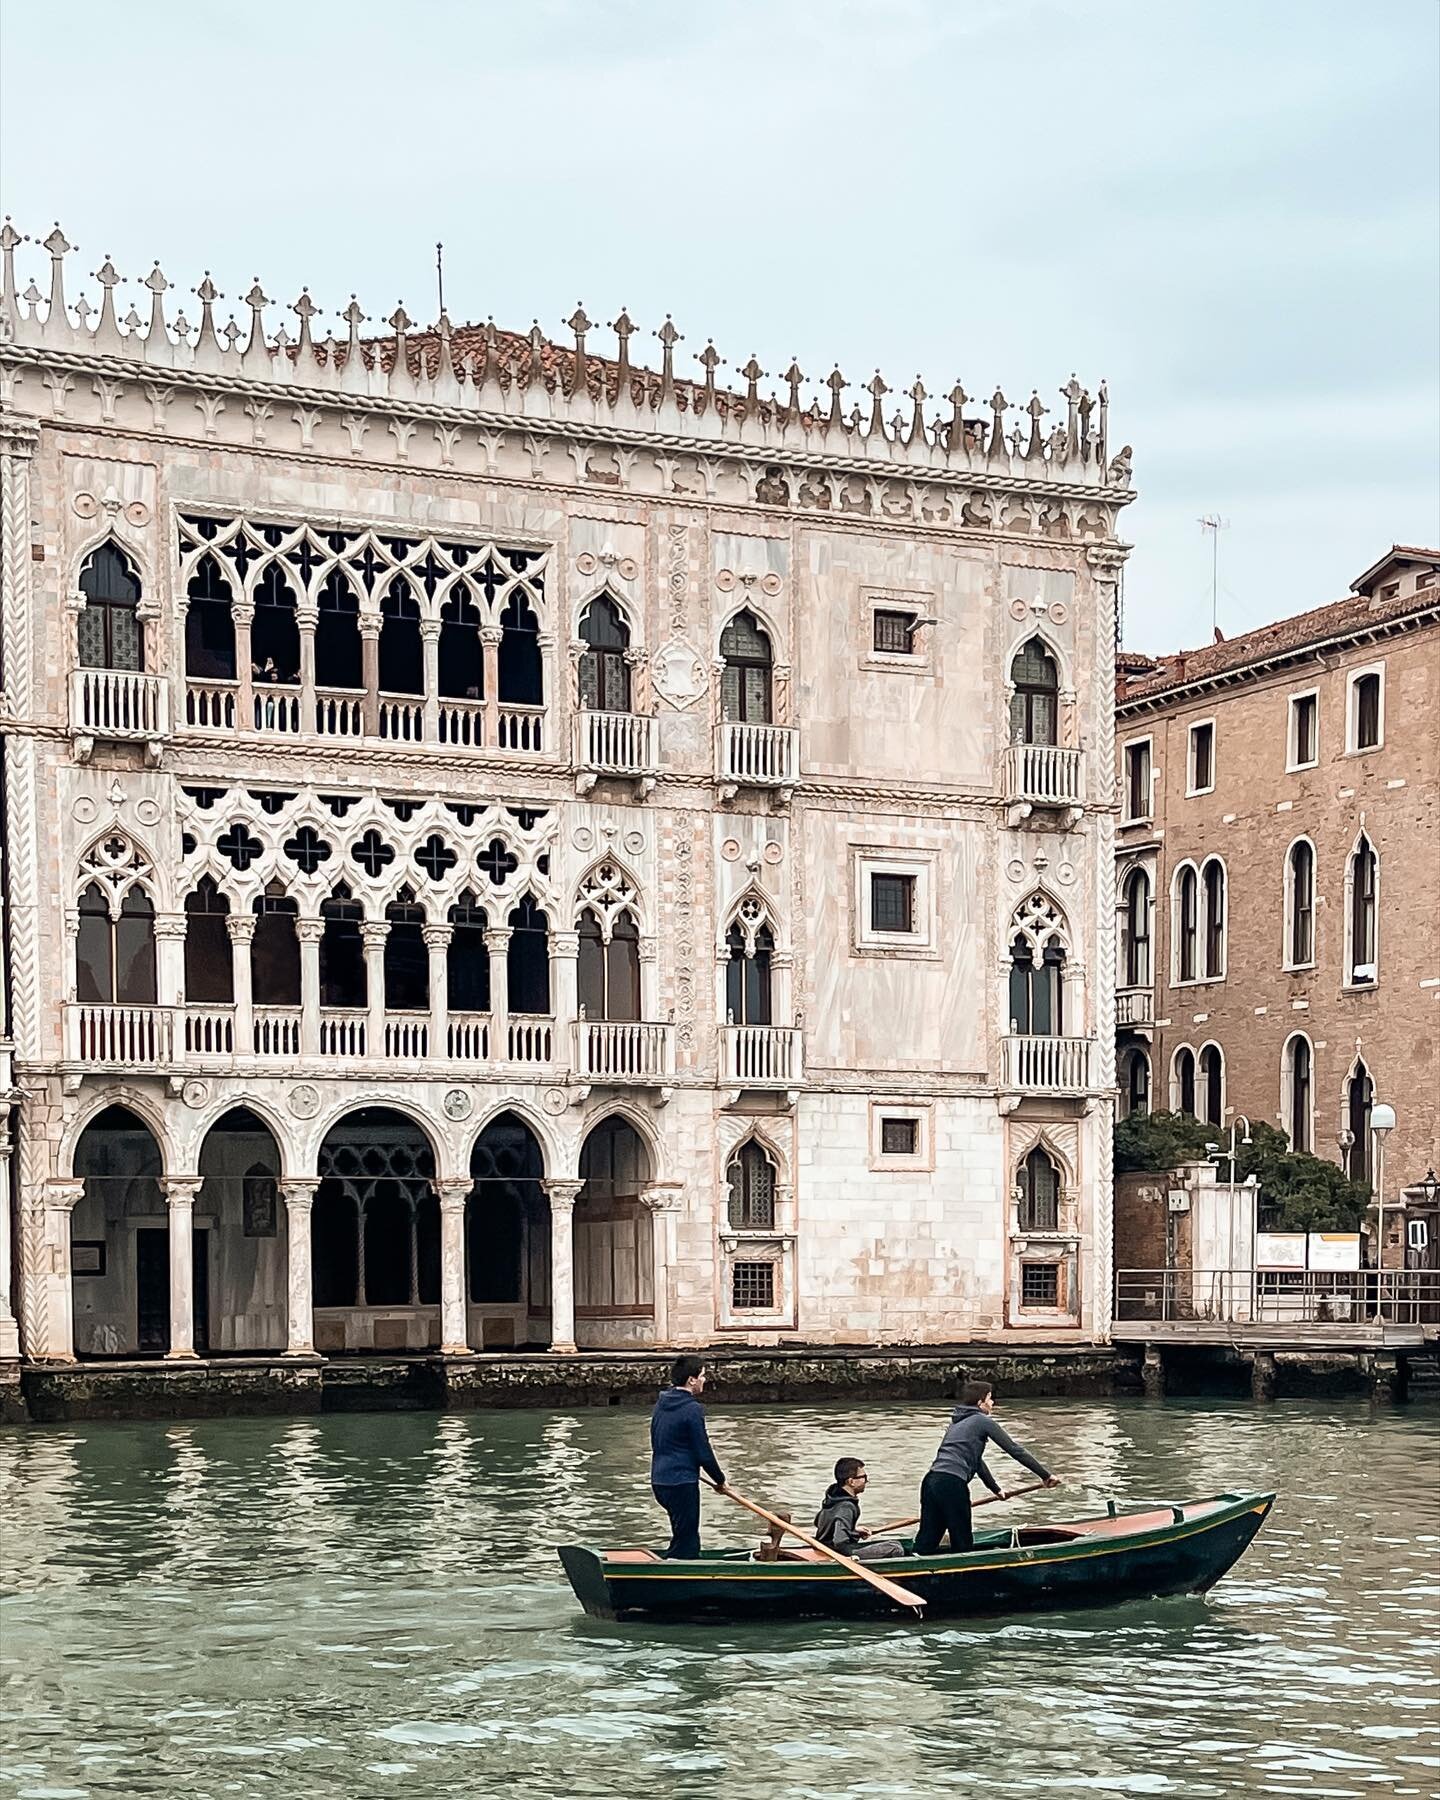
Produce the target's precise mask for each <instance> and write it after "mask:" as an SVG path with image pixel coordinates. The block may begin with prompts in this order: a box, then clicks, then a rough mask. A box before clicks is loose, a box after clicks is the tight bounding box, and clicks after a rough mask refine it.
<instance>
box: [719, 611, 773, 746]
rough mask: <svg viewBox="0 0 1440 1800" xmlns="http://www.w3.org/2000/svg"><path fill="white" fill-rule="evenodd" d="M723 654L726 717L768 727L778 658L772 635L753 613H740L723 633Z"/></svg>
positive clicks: (722, 703)
mask: <svg viewBox="0 0 1440 1800" xmlns="http://www.w3.org/2000/svg"><path fill="white" fill-rule="evenodd" d="M720 655H721V657H722V658H723V659H724V663H725V667H724V670H723V672H722V674H721V678H720V706H721V711H722V712H723V713H724V715H725V717H726V718H727V719H733V720H735V721H736V722H737V723H739V724H742V725H768V724H769V723H770V720H771V717H772V696H771V680H772V676H773V672H774V662H775V659H774V655H773V653H772V651H771V648H770V639H769V636H768V635H767V633H766V631H765V629H764V627H763V626H762V625H761V623H760V621H759V620H758V619H757V618H756V617H755V615H754V613H752V612H742V613H737V614H736V615H735V617H734V618H733V619H731V620H730V622H729V624H727V625H726V627H725V629H724V630H723V631H722V632H721V633H720Z"/></svg>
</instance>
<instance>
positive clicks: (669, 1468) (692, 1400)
mask: <svg viewBox="0 0 1440 1800" xmlns="http://www.w3.org/2000/svg"><path fill="white" fill-rule="evenodd" d="M704 1391H705V1364H704V1363H703V1362H702V1361H701V1360H700V1358H699V1357H698V1356H677V1357H676V1358H675V1361H674V1362H673V1363H672V1364H671V1365H670V1386H669V1387H668V1388H664V1389H662V1390H661V1393H660V1398H659V1400H657V1401H656V1403H655V1410H654V1412H652V1413H651V1415H650V1491H651V1493H652V1494H654V1496H655V1498H656V1499H657V1500H658V1501H659V1503H660V1504H661V1506H663V1507H664V1508H665V1511H666V1512H667V1513H668V1514H669V1515H670V1542H669V1545H668V1546H667V1548H666V1550H665V1555H666V1556H667V1557H675V1558H678V1559H680V1560H682V1561H684V1560H689V1559H691V1558H693V1557H696V1556H698V1555H699V1554H700V1471H701V1470H702V1469H703V1470H704V1471H705V1473H706V1474H707V1475H708V1476H709V1477H710V1479H711V1480H712V1481H713V1482H714V1483H715V1485H716V1487H717V1488H719V1489H720V1490H721V1492H722V1493H723V1491H724V1488H725V1473H724V1470H723V1469H721V1467H720V1464H719V1463H718V1462H717V1461H716V1460H715V1452H714V1451H713V1450H712V1449H711V1448H710V1435H709V1433H708V1432H707V1431H706V1429H705V1408H704V1407H703V1406H702V1405H701V1404H700V1396H701V1394H703V1393H704Z"/></svg>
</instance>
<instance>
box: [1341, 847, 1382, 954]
mask: <svg viewBox="0 0 1440 1800" xmlns="http://www.w3.org/2000/svg"><path fill="white" fill-rule="evenodd" d="M1379 882H1380V868H1379V863H1378V861H1377V860H1376V856H1375V846H1374V845H1373V844H1372V843H1371V842H1370V840H1369V838H1368V837H1366V836H1364V835H1363V834H1362V836H1361V838H1360V842H1359V843H1358V844H1357V845H1356V846H1355V850H1354V853H1353V854H1352V856H1351V858H1350V967H1349V969H1348V971H1347V979H1348V981H1349V982H1350V984H1351V985H1352V986H1355V987H1365V986H1369V985H1370V984H1371V983H1372V982H1374V981H1375V979H1376V977H1377V975H1378V973H1379V970H1378V966H1377V961H1378V958H1377V918H1376V901H1377V897H1378V892H1379Z"/></svg>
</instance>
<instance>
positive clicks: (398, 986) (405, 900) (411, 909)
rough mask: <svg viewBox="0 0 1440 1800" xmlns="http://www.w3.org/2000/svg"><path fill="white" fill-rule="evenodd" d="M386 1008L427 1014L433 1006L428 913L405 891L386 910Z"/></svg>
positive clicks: (394, 1010)
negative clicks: (428, 944)
mask: <svg viewBox="0 0 1440 1800" xmlns="http://www.w3.org/2000/svg"><path fill="white" fill-rule="evenodd" d="M385 918H386V921H387V923H388V924H389V926H390V929H389V931H387V932H386V934H385V1005H386V1006H387V1007H388V1008H389V1010H390V1011H392V1012H423V1011H424V1009H425V1008H426V1007H428V1006H429V1004H430V952H429V951H428V950H427V949H426V947H425V909H424V908H423V907H421V906H417V905H416V903H415V899H414V896H413V895H412V894H410V893H408V892H407V891H405V890H402V891H401V893H400V894H399V895H397V897H396V899H395V901H394V902H393V904H391V905H390V906H387V907H386V908H385Z"/></svg>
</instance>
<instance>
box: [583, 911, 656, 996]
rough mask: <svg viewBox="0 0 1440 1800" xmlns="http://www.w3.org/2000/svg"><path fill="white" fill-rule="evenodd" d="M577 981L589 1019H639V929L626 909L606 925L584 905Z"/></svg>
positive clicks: (631, 914) (632, 914)
mask: <svg viewBox="0 0 1440 1800" xmlns="http://www.w3.org/2000/svg"><path fill="white" fill-rule="evenodd" d="M579 939H580V955H579V964H578V968H577V980H578V984H579V992H580V1004H581V1006H582V1007H583V1008H584V1009H585V1016H586V1017H587V1018H590V1019H638V1018H639V1017H640V930H639V927H638V926H637V925H636V923H635V915H634V913H632V912H631V911H629V909H628V908H627V909H626V910H625V911H623V912H620V913H618V914H616V916H615V917H614V918H613V919H612V920H611V921H610V922H609V929H608V931H607V929H606V922H605V921H604V920H603V919H602V918H601V917H600V916H599V915H598V914H597V913H596V912H595V910H594V909H593V908H592V907H589V906H587V907H586V908H585V910H584V911H583V912H582V913H581V914H580V921H579Z"/></svg>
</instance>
